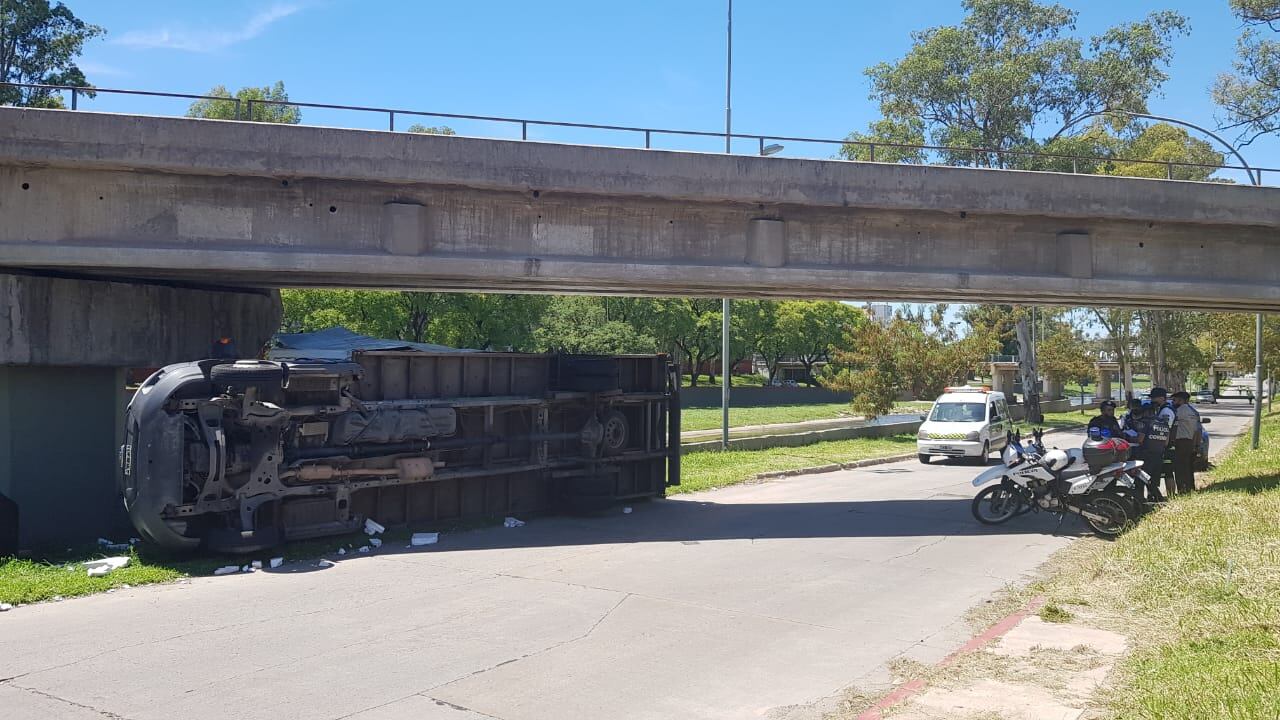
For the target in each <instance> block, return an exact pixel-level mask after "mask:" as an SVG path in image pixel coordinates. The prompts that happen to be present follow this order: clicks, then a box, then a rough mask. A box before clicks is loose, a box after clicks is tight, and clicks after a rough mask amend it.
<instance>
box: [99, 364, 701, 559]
mask: <svg viewBox="0 0 1280 720" xmlns="http://www.w3.org/2000/svg"><path fill="white" fill-rule="evenodd" d="M675 379H676V378H675V376H674V373H673V371H672V369H671V367H670V364H669V363H668V361H667V359H666V357H665V356H622V357H595V356H571V355H522V354H511V353H479V352H458V353H420V352H399V351H391V352H365V353H356V354H355V356H354V357H353V360H352V361H350V362H299V363H275V362H267V361H257V360H248V361H238V362H229V361H225V360H224V361H214V360H206V361H201V362H195V363H183V364H179V365H171V366H169V367H166V368H164V369H162V370H160V371H158V372H156V373H155V374H154V375H152V376H151V377H150V378H148V379H147V381H146V382H144V383H143V384H142V385H141V386H140V387H139V389H138V391H137V394H136V395H135V396H134V399H133V401H132V402H131V403H130V405H129V409H128V411H127V417H126V430H125V433H126V435H125V443H124V445H123V446H122V447H121V450H120V470H121V483H122V488H121V489H122V492H123V496H124V502H125V507H126V509H127V510H128V511H129V515H130V518H131V519H132V521H133V523H134V525H135V526H136V527H137V528H138V530H139V531H140V532H141V533H142V534H143V535H144V536H145V537H147V538H148V539H149V540H151V541H153V542H155V543H158V544H160V545H162V546H165V547H169V548H174V549H191V548H195V547H198V546H200V545H202V544H203V545H204V546H206V547H208V548H210V549H215V550H222V551H243V552H250V551H254V550H257V549H261V548H264V547H269V546H271V545H275V544H278V543H280V542H282V541H285V540H292V539H298V538H308V537H318V536H322V535H330V534H338V533H344V532H350V531H352V530H355V529H357V528H359V527H360V526H361V525H362V524H363V523H364V521H365V519H366V518H370V519H375V520H376V521H377V522H379V523H381V524H383V525H397V524H405V523H415V522H428V521H438V520H447V519H454V518H468V517H485V516H501V515H509V514H515V513H534V512H545V511H556V510H569V511H591V510H596V509H603V508H605V507H608V506H609V505H611V504H613V503H615V502H617V501H620V500H625V499H632V498H642V497H654V496H661V495H662V494H663V493H664V491H665V488H666V486H667V485H670V484H677V483H678V482H679V396H678V387H679V386H678V384H675Z"/></svg>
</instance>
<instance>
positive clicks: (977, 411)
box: [929, 402, 987, 422]
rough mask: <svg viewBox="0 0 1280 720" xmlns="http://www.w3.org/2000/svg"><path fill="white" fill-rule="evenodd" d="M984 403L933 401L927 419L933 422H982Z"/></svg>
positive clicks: (985, 410)
mask: <svg viewBox="0 0 1280 720" xmlns="http://www.w3.org/2000/svg"><path fill="white" fill-rule="evenodd" d="M986 415H987V406H986V403H968V402H966V403H934V404H933V412H932V413H930V414H929V419H930V420H932V421H933V422H982V421H983V420H986V419H987V417H986Z"/></svg>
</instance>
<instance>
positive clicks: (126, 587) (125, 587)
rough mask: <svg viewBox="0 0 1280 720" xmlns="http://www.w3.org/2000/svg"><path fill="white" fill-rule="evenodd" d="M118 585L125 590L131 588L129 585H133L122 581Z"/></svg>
mask: <svg viewBox="0 0 1280 720" xmlns="http://www.w3.org/2000/svg"><path fill="white" fill-rule="evenodd" d="M120 587H121V588H123V589H125V590H128V589H129V588H131V587H133V586H132V585H130V584H129V583H122V584H121V585H120Z"/></svg>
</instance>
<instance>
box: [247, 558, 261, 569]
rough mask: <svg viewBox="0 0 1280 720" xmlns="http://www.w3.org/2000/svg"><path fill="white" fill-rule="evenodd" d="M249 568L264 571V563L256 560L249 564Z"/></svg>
mask: <svg viewBox="0 0 1280 720" xmlns="http://www.w3.org/2000/svg"><path fill="white" fill-rule="evenodd" d="M249 567H251V568H253V569H254V570H261V569H262V561H261V560H254V561H253V562H251V563H249Z"/></svg>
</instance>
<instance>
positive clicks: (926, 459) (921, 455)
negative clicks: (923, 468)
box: [916, 453, 929, 465]
mask: <svg viewBox="0 0 1280 720" xmlns="http://www.w3.org/2000/svg"><path fill="white" fill-rule="evenodd" d="M916 457H918V458H920V464H921V465H928V464H929V456H928V455H925V454H924V453H919V454H917V455H916Z"/></svg>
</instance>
